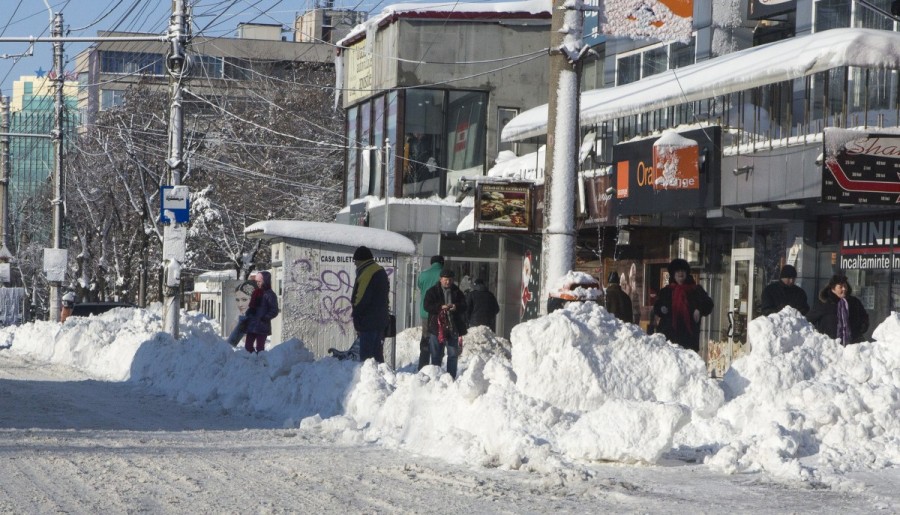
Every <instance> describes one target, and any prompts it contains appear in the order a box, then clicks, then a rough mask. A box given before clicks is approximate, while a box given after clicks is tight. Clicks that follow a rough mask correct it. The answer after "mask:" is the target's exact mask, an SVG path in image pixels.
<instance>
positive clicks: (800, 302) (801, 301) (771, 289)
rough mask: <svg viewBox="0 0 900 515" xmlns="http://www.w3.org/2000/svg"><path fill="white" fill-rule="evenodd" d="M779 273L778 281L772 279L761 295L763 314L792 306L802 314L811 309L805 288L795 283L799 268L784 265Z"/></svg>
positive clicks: (769, 313)
mask: <svg viewBox="0 0 900 515" xmlns="http://www.w3.org/2000/svg"><path fill="white" fill-rule="evenodd" d="M779 275H780V276H779V278H778V280H777V281H772V282H771V283H770V284H769V285H768V286H766V287H765V288H764V289H763V291H762V295H761V296H760V303H761V304H762V308H761V309H762V314H763V315H771V314H772V313H778V312H779V311H781V310H782V309H784V308H785V307H786V306H790V307H792V308H794V309H796V310H797V311H799V312H800V314H801V315H805V314H806V312H807V311H809V303H808V302H807V301H806V292H805V291H803V288H801V287H799V286H797V285H796V284H794V281H796V280H797V269H796V268H794V267H793V266H791V265H784V266H783V267H781V274H779Z"/></svg>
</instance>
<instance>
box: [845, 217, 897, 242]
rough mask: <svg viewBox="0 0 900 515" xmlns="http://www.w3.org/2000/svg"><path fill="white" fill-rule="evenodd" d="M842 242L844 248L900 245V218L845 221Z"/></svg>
mask: <svg viewBox="0 0 900 515" xmlns="http://www.w3.org/2000/svg"><path fill="white" fill-rule="evenodd" d="M841 244H842V245H841V246H842V247H843V248H844V249H849V248H858V247H873V246H886V245H900V218H898V219H896V220H868V221H863V222H845V223H844V233H843V238H842V242H841Z"/></svg>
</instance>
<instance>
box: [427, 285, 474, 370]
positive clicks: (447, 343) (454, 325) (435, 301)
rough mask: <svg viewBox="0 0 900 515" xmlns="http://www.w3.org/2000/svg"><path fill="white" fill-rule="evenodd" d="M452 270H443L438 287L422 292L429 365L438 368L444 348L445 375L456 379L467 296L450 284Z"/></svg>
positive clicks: (464, 324) (463, 333)
mask: <svg viewBox="0 0 900 515" xmlns="http://www.w3.org/2000/svg"><path fill="white" fill-rule="evenodd" d="M453 276H454V274H453V270H446V269H445V270H442V271H441V276H440V279H439V280H438V284H435V285H434V286H432V287H431V288H430V289H429V290H428V291H427V292H425V311H427V312H428V343H429V352H430V354H431V364H432V365H437V366H438V367H440V366H441V362H442V361H444V348H445V347H446V349H447V373H448V374H450V376H451V377H453V379H456V365H457V361H458V360H459V355H460V353H462V349H463V336H464V335H465V334H466V297H465V295H463V292H462V290H460V289H459V287H458V286H456V285H455V284H453Z"/></svg>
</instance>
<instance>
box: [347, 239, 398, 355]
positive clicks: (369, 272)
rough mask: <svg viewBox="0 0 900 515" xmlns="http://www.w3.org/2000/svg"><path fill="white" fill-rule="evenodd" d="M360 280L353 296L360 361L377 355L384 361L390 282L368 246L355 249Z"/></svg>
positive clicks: (354, 253) (354, 254)
mask: <svg viewBox="0 0 900 515" xmlns="http://www.w3.org/2000/svg"><path fill="white" fill-rule="evenodd" d="M353 263H354V264H355V265H356V281H355V282H354V283H353V293H352V294H351V296H350V302H351V306H352V307H351V312H350V316H351V318H352V319H353V329H355V330H356V335H357V338H358V340H359V360H360V361H363V362H364V361H366V360H367V359H369V358H374V359H375V361H376V362H378V363H384V330H385V328H386V327H387V325H388V320H389V315H390V312H389V306H388V303H389V298H388V297H389V295H390V288H391V287H390V283H389V282H388V276H387V272H385V271H384V268H382V267H381V265H379V264H378V263H376V262H375V256H373V255H372V251H371V250H369V248H368V247H366V246H359V247H357V248H356V250H355V251H354V252H353Z"/></svg>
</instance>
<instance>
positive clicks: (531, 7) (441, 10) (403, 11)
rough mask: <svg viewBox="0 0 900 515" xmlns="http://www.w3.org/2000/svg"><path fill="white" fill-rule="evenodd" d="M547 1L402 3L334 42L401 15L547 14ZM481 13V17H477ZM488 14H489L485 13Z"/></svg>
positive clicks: (359, 35) (344, 41)
mask: <svg viewBox="0 0 900 515" xmlns="http://www.w3.org/2000/svg"><path fill="white" fill-rule="evenodd" d="M549 7H550V3H549V2H547V1H546V0H524V1H521V2H485V3H477V2H469V3H461V2H440V3H427V2H421V3H402V4H393V5H389V6H387V7H385V8H384V9H382V11H381V14H378V15H377V16H373V17H371V18H369V19H368V20H366V21H364V22H363V23H360V24H359V25H357V26H356V27H353V29H352V30H351V31H350V32H349V33H348V34H347V35H346V36H344V38H343V39H341V40H340V41H338V42H337V46H338V47H342V46H347V45H350V44H352V43H355V42H356V41H358V40H360V39H362V37H363V35H365V34H366V33H367V32H368V31H369V30H373V29H376V28H377V27H381V26H384V25H387V24H388V23H390V22H391V21H393V20H395V19H397V18H400V17H404V18H441V19H449V18H457V19H473V18H488V17H490V18H501V17H502V18H509V17H510V15H515V16H523V15H527V16H529V17H533V16H541V15H545V16H546V17H547V18H549V17H550V9H549ZM480 15H483V16H480ZM487 15H490V16H487Z"/></svg>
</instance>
